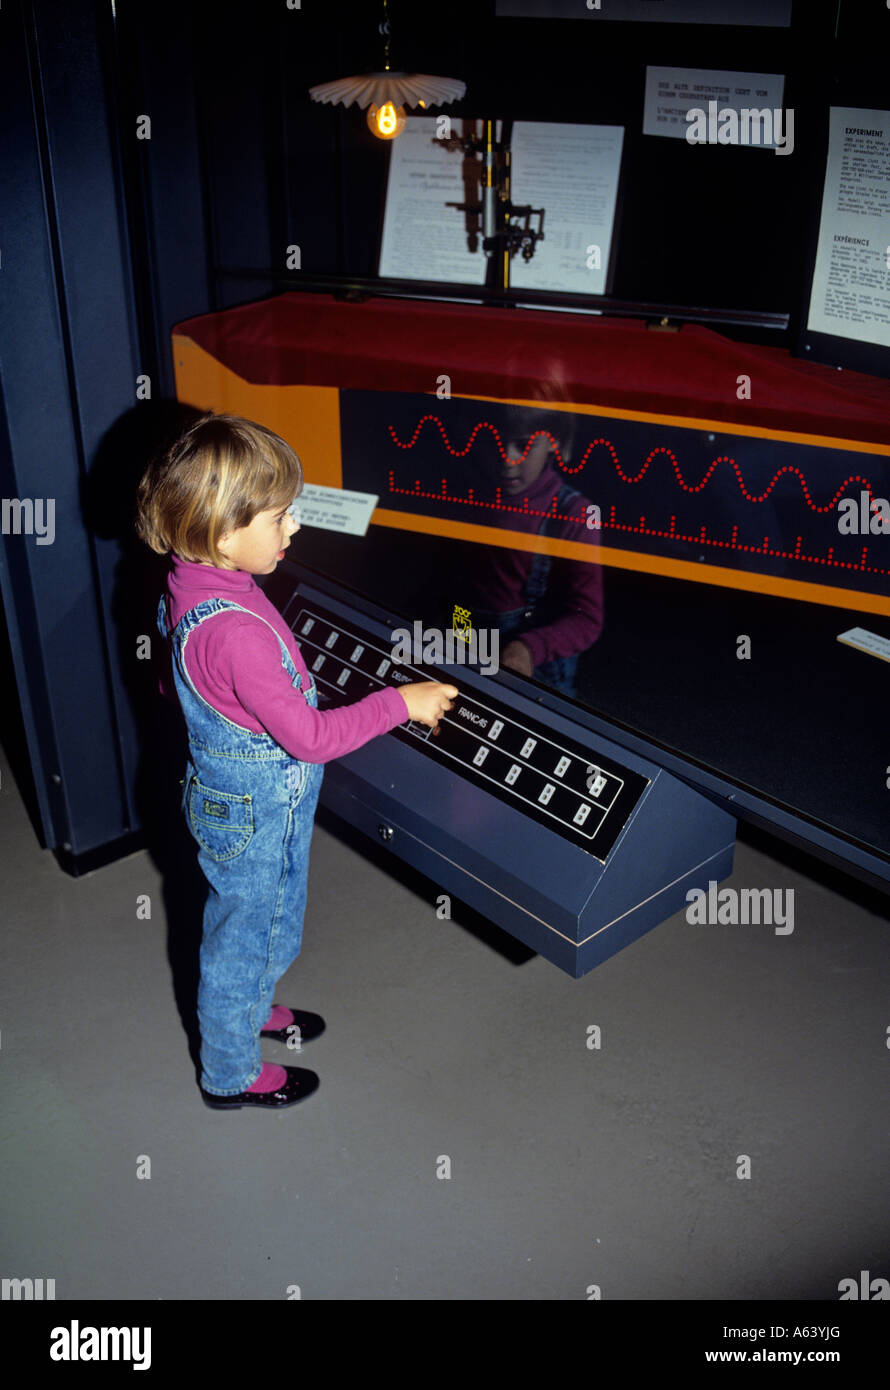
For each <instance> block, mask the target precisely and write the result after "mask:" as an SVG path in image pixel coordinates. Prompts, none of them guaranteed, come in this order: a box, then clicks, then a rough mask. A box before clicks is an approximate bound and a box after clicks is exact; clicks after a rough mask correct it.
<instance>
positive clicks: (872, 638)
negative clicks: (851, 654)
mask: <svg viewBox="0 0 890 1390" xmlns="http://www.w3.org/2000/svg"><path fill="white" fill-rule="evenodd" d="M837 640H838V641H839V642H844V643H846V645H847V646H848V647H858V648H859V650H860V651H861V652H868V654H869V655H870V656H879V657H880V658H881V660H882V661H890V637H879V636H878V634H877V633H876V632H868V631H867V630H866V629H865V628H864V627H851V628H850V630H849V632H841V633H840V634H839V635H838V639H837Z"/></svg>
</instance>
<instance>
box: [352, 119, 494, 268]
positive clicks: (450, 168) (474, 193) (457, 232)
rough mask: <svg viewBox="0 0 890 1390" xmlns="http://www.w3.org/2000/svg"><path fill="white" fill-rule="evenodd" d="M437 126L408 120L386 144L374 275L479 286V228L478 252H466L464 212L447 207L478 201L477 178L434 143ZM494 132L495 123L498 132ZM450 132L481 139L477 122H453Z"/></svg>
mask: <svg viewBox="0 0 890 1390" xmlns="http://www.w3.org/2000/svg"><path fill="white" fill-rule="evenodd" d="M437 127H438V121H437V118H436V117H435V116H409V117H408V119H407V121H406V123H405V129H404V130H403V131H402V134H401V135H400V136H399V137H398V139H397V140H394V141H393V142H392V144H391V145H390V156H389V177H388V180H387V186H386V212H385V215H384V220H383V240H382V243H381V247H380V268H379V274H380V275H382V276H389V277H392V278H393V279H396V280H443V281H447V282H448V283H450V284H467V285H482V284H484V283H485V256H484V254H483V252H482V249H481V235H482V233H481V229H480V234H479V235H480V248H479V250H478V251H475V252H474V251H471V250H470V249H469V247H468V245H467V219H466V213H464V212H461V211H459V209H458V208H450V207H447V206H446V204H448V203H472V202H477V201H479V199H480V196H481V195H480V191H479V181H478V179H479V175H478V173H477V172H475V171H473V169H472V165H471V162H470V161H469V160H465V159H464V157H463V155H462V154H461V152H460V151H454V150H449V149H448V148H447V146H446V145H445V144H444V143H443V142H442V141H441V140H437V139H436V131H437ZM499 127H500V122H498V123H497V127H496V129H497V130H498V133H500V131H499ZM453 129H454V131H455V133H456V134H470V133H471V130H472V129H475V131H476V133H477V134H479V135H481V133H482V122H481V121H474V122H466V123H464V122H463V121H455V122H454V126H453ZM471 172H472V173H473V181H472V182H471V181H470V179H469V175H470V173H471ZM465 178H467V183H466V184H465V183H464V179H465Z"/></svg>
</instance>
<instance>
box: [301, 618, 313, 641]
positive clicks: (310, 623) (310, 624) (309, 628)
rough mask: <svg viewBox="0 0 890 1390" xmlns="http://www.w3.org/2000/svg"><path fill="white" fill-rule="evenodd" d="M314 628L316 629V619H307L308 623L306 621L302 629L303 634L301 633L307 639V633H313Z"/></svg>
mask: <svg viewBox="0 0 890 1390" xmlns="http://www.w3.org/2000/svg"><path fill="white" fill-rule="evenodd" d="M314 627H315V619H314V618H307V619H306V621H305V623H304V624H303V626H302V627H301V628H300V632H301V633H302V634H303V636H304V637H305V636H306V633H307V632H311V631H312V629H313V628H314Z"/></svg>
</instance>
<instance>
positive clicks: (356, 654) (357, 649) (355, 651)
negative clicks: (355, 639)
mask: <svg viewBox="0 0 890 1390" xmlns="http://www.w3.org/2000/svg"><path fill="white" fill-rule="evenodd" d="M364 650H365V649H364V647H353V649H352V653H351V655H350V657H349V660H350V661H358V659H359V657H360V656H361V654H362V652H363V651H364Z"/></svg>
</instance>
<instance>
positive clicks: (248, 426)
mask: <svg viewBox="0 0 890 1390" xmlns="http://www.w3.org/2000/svg"><path fill="white" fill-rule="evenodd" d="M302 489H303V469H302V466H301V464H300V460H299V458H298V457H297V455H296V454H295V453H294V450H293V449H292V448H291V447H290V445H289V444H287V443H286V442H285V441H284V440H283V439H281V438H279V436H278V435H277V434H273V433H272V431H271V430H269V429H266V427H265V426H264V425H258V424H255V423H254V421H252V420H244V419H242V418H241V417H240V416H239V415H214V414H213V412H212V411H208V413H207V414H206V415H202V416H201V418H200V419H199V420H196V421H195V422H194V423H193V424H192V425H190V426H189V427H188V428H187V429H186V430H184V431H183V433H182V434H180V435H179V437H178V438H177V439H176V440H175V442H174V443H173V444H171V445H170V446H169V447H168V448H167V449H166V450H165V451H164V452H163V453H162V454H160V455H159V456H158V457H157V458H156V459H154V460H153V462H152V463H151V464H149V466H148V468H147V469H146V471H145V473H144V475H143V477H142V481H141V482H140V484H139V492H138V498H137V519H136V531H137V533H138V535H139V536H140V538H141V539H142V540H143V541H145V543H146V544H147V545H150V546H151V548H152V550H156V551H157V552H158V554H160V555H166V554H168V553H169V552H170V551H171V550H172V551H173V553H174V554H175V555H178V556H179V557H180V559H182V560H197V561H200V562H202V563H205V564H206V563H210V564H212V565H217V566H220V567H223V568H224V567H225V559H224V557H223V556H222V555H221V554H220V552H219V550H218V548H217V547H218V542H219V540H220V537H222V536H224V535H227V534H228V533H229V532H231V531H237V530H238V529H239V528H240V527H242V526H249V525H250V523H251V522H252V521H253V519H254V517H255V516H256V515H257V513H258V512H264V511H268V510H270V509H271V508H273V507H282V508H284V507H287V506H289V505H290V503H291V502H293V500H294V498H295V497H298V496H299V494H300V492H301V491H302Z"/></svg>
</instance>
